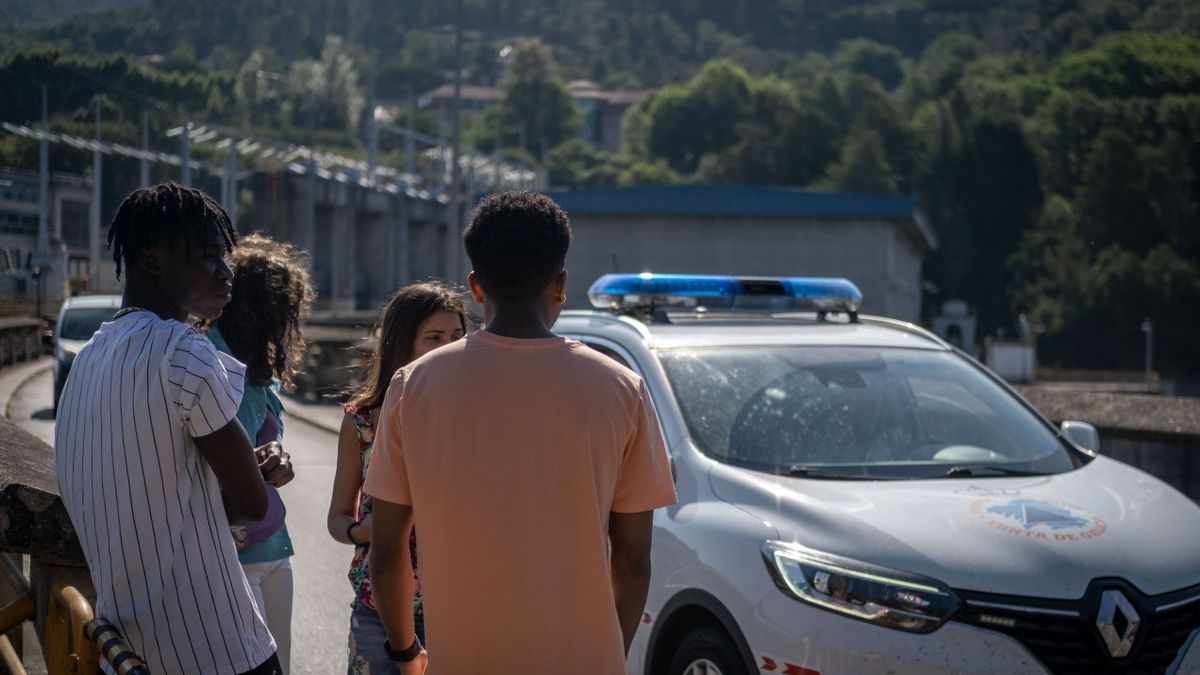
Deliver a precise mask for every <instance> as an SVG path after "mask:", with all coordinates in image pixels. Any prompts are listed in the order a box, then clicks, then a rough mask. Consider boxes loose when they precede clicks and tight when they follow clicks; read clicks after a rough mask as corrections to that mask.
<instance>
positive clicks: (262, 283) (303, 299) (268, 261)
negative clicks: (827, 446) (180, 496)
mask: <svg viewBox="0 0 1200 675" xmlns="http://www.w3.org/2000/svg"><path fill="white" fill-rule="evenodd" d="M229 262H230V266H231V267H232V268H233V273H234V277H233V292H232V299H231V300H230V302H229V305H228V306H227V307H226V308H225V311H224V312H223V313H222V314H221V316H220V318H218V319H217V320H216V322H214V323H213V324H212V325H211V327H209V330H208V339H209V340H211V341H212V343H213V345H214V346H215V347H216V348H217V350H218V351H221V352H224V353H226V354H229V355H230V356H233V357H234V358H236V359H237V360H239V361H241V362H242V363H244V364H246V378H245V383H244V389H243V394H242V402H241V405H240V406H239V407H238V411H237V419H238V421H239V422H241V424H242V427H243V428H244V429H245V430H246V435H247V436H249V437H250V438H251V439H252V440H255V441H256V443H255V445H262V444H264V443H269V442H272V441H281V440H282V438H283V402H282V401H281V400H280V398H279V392H280V389H281V388H282V387H290V386H291V385H292V378H293V376H295V375H296V373H298V372H299V367H300V363H301V359H302V357H303V355H304V340H303V339H302V337H301V335H300V319H301V318H302V317H303V316H304V314H305V313H306V312H307V310H308V307H309V305H310V304H311V303H312V300H313V297H314V293H313V289H312V286H311V284H310V283H309V277H308V264H307V259H306V257H305V256H304V255H303V254H302V253H300V252H299V251H298V250H297V249H296V248H294V247H292V246H290V245H288V244H284V243H281V242H277V241H274V240H272V239H269V238H267V237H264V236H261V235H250V236H247V237H244V238H242V240H241V243H240V246H238V248H237V249H235V250H234V251H233V253H232V254H231V255H230V261H229ZM285 513H286V512H285V509H284V506H283V501H282V500H281V499H280V497H279V491H278V490H276V489H274V488H271V487H268V507H267V517H266V518H264V519H263V520H260V521H257V522H254V523H251V524H249V525H246V526H245V527H234V528H233V530H232V531H233V538H234V542H235V545H236V547H237V549H238V560H239V561H240V562H241V563H242V569H243V570H244V571H245V573H246V580H247V581H249V583H250V590H251V591H252V593H253V595H254V601H255V604H256V605H257V606H258V611H259V614H261V615H262V617H263V619H264V620H265V621H266V623H267V628H268V629H270V631H271V635H273V636H274V637H275V644H276V645H277V648H278V654H279V662H280V665H281V666H282V667H283V673H285V675H286V673H287V672H289V669H290V657H291V633H292V563H291V556H292V553H293V550H292V540H291V538H290V537H289V536H288V529H287V525H286V524H285V523H284V515H285Z"/></svg>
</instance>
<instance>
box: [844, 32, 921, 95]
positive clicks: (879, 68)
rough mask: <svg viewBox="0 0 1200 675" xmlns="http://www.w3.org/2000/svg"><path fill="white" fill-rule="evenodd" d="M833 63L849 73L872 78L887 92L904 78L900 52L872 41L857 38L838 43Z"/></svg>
mask: <svg viewBox="0 0 1200 675" xmlns="http://www.w3.org/2000/svg"><path fill="white" fill-rule="evenodd" d="M833 62H834V63H835V64H837V65H838V66H839V67H841V68H844V69H846V70H848V71H849V72H851V73H860V74H862V75H867V76H869V77H871V78H874V79H875V80H877V81H878V82H879V83H880V84H882V85H883V86H884V88H885V89H889V90H891V89H895V88H896V85H898V84H900V80H901V79H902V78H903V77H904V60H903V56H902V55H901V54H900V50H899V49H896V48H895V47H889V46H887V45H882V44H879V43H878V42H875V41H874V40H867V39H864V38H858V39H854V40H846V41H844V42H839V43H838V46H837V50H836V51H835V52H834V54H833Z"/></svg>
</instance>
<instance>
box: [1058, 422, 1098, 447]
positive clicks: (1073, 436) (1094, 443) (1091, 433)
mask: <svg viewBox="0 0 1200 675" xmlns="http://www.w3.org/2000/svg"><path fill="white" fill-rule="evenodd" d="M1062 432H1063V435H1064V436H1066V437H1067V439H1068V440H1069V441H1071V442H1072V443H1074V444H1075V445H1078V446H1079V447H1081V448H1083V449H1084V450H1091V451H1092V452H1100V434H1099V432H1097V431H1096V427H1094V426H1092V425H1090V424H1088V423H1087V422H1076V421H1074V420H1067V421H1065V422H1063V423H1062Z"/></svg>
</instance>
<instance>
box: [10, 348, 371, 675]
mask: <svg viewBox="0 0 1200 675" xmlns="http://www.w3.org/2000/svg"><path fill="white" fill-rule="evenodd" d="M47 365H48V364H47ZM51 384H52V383H51V375H50V371H49V370H46V371H45V372H43V373H40V374H38V375H36V376H34V377H33V378H32V379H30V380H29V381H27V382H26V383H25V384H24V385H22V386H21V387H19V388H18V389H17V390H16V391H15V392H14V393H13V397H12V398H11V399H10V401H9V408H8V411H9V417H10V419H12V420H13V421H14V422H16V423H17V424H19V425H20V426H22V427H23V428H25V429H26V430H27V431H29V432H31V433H33V434H34V435H36V436H38V437H39V438H41V439H42V440H44V441H46V442H47V443H49V444H53V442H54V418H53V415H52V413H51V410H50V397H51ZM2 404H3V402H2V401H0V405H2ZM284 424H285V432H284V441H283V444H284V448H285V449H286V450H287V452H288V453H289V454H291V456H292V462H293V463H294V465H295V467H296V478H295V480H293V481H292V483H291V484H290V485H288V486H287V487H285V488H283V489H282V490H281V491H280V493H281V494H282V495H283V501H284V504H285V505H286V506H287V511H288V514H287V524H288V530H289V532H290V533H291V536H292V543H293V544H294V546H295V548H296V555H295V557H294V558H292V567H293V570H294V574H295V591H294V593H293V596H294V605H293V616H292V671H291V672H292V673H293V674H294V675H330V674H331V673H340V672H345V668H346V633H347V631H348V629H349V625H350V599H351V592H350V584H349V582H348V581H347V580H346V570H347V568H348V566H349V563H350V556H351V554H352V553H351V550H350V547H349V546H345V545H343V544H339V543H337V542H335V541H334V540H333V539H331V538H330V537H329V534H328V533H327V532H326V530H325V511H326V509H327V508H328V506H329V492H330V489H331V487H332V485H333V473H334V467H335V462H336V456H337V445H336V443H337V437H336V436H335V435H334V434H331V433H329V432H328V431H325V430H324V429H321V428H318V427H315V426H312V425H310V424H307V423H305V422H304V421H303V419H300V418H297V417H295V416H287V417H285V422H284Z"/></svg>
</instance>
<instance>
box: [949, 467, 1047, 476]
mask: <svg viewBox="0 0 1200 675" xmlns="http://www.w3.org/2000/svg"><path fill="white" fill-rule="evenodd" d="M983 473H998V474H1001V475H1004V476H1045V475H1046V474H1044V473H1039V472H1037V471H1024V470H1022V469H1010V468H1008V467H1006V466H956V467H953V468H951V469H950V470H949V471H947V472H946V477H947V478H964V477H970V476H977V475H980V474H983Z"/></svg>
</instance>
